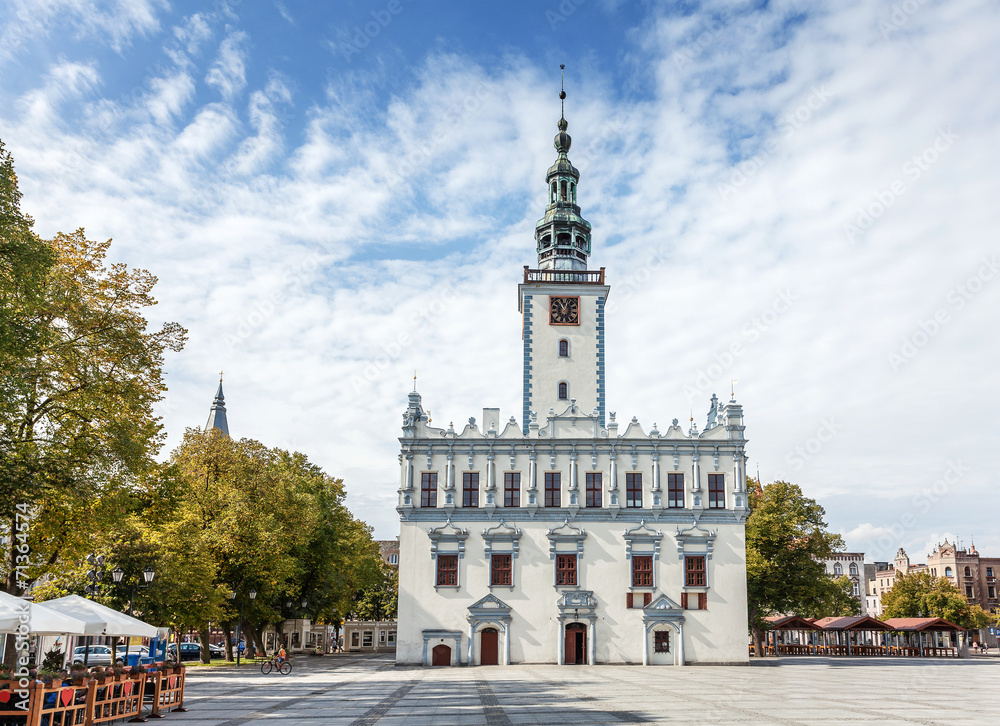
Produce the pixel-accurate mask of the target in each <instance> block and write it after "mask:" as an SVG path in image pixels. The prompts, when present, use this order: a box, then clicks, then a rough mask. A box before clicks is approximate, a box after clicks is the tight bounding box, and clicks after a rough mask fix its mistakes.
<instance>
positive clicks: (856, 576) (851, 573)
mask: <svg viewBox="0 0 1000 726" xmlns="http://www.w3.org/2000/svg"><path fill="white" fill-rule="evenodd" d="M823 564H824V565H826V574H827V575H829V576H830V577H833V578H839V577H847V578H848V579H850V581H851V585H852V586H853V592H852V594H853V595H854V599H855V600H857V601H858V607H859V608H861V614H862V615H867V614H868V608H867V604H866V601H865V594H866V593H865V588H864V584H865V581H864V579H863V575H864V568H865V553H864V552H838V553H837V554H835V555H834V556H833V557H831V558H830V559H828V560H824V561H823Z"/></svg>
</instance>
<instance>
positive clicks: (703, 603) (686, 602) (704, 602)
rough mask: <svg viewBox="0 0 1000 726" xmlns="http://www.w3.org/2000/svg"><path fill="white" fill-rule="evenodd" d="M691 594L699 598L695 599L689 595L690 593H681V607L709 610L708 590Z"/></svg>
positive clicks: (683, 608) (684, 608)
mask: <svg viewBox="0 0 1000 726" xmlns="http://www.w3.org/2000/svg"><path fill="white" fill-rule="evenodd" d="M691 595H697V596H698V599H697V600H693V601H692V599H691V598H690V597H688V593H686V592H682V593H681V609H682V610H708V593H707V592H692V593H691Z"/></svg>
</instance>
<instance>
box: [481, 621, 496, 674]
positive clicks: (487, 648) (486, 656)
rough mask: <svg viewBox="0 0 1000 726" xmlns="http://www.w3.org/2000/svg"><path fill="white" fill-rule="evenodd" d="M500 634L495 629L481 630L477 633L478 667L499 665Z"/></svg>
mask: <svg viewBox="0 0 1000 726" xmlns="http://www.w3.org/2000/svg"><path fill="white" fill-rule="evenodd" d="M499 636H500V633H499V631H498V630H497V629H496V628H483V629H482V631H480V633H479V665H484V666H485V665H499V664H500V648H499Z"/></svg>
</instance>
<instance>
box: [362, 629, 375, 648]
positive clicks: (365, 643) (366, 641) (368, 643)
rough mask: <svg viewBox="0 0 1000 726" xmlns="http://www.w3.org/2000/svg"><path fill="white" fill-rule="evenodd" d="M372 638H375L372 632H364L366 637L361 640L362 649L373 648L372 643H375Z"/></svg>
mask: <svg viewBox="0 0 1000 726" xmlns="http://www.w3.org/2000/svg"><path fill="white" fill-rule="evenodd" d="M372 636H373V633H372V631H370V630H366V631H365V632H364V636H363V637H362V638H361V647H362V648H371V647H372V642H373V640H372Z"/></svg>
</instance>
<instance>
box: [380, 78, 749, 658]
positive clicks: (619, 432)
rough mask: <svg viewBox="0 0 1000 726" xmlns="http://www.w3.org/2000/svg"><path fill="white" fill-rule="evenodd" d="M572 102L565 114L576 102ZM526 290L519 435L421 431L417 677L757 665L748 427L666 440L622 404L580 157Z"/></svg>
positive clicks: (409, 633)
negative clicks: (617, 406) (611, 392)
mask: <svg viewBox="0 0 1000 726" xmlns="http://www.w3.org/2000/svg"><path fill="white" fill-rule="evenodd" d="M561 97H563V98H564V97H565V95H564V94H561ZM558 126H559V133H558V134H557V135H556V137H555V147H556V150H557V151H558V158H557V159H556V162H555V164H553V165H552V167H551V168H550V169H549V170H548V173H547V175H546V182H547V193H548V205H547V206H546V208H545V216H544V217H543V218H542V219H541V220H540V221H539V222H538V224H537V226H536V228H535V240H536V244H537V253H538V267H537V269H529V268H527V267H525V271H524V278H523V280H522V281H521V283H520V284H519V286H518V289H519V293H520V312H521V315H522V317H523V341H524V362H523V365H524V379H523V382H524V391H523V395H524V402H523V410H522V412H521V421H520V424H519V423H518V421H517V420H516V419H515V418H514V417H513V416H512V417H510V419H509V420H507V421H503V420H501V417H500V411H499V409H495V408H487V409H484V410H483V418H482V420H481V421H479V422H478V423H477V422H476V420H475V419H474V418H470V419H469V423H468V425H466V426H464V427H463V428H462V430H461V431H458V430H456V429H455V428H454V427H453V426H451V425H449V427H448V428H447V429H442V428H436V427H432V426H430V425H429V421H428V416H427V414H426V412H425V411H424V409H423V406H422V403H421V398H420V394H419V393H417V392H416V391H414V392H412V393H411V394H410V395H409V405H408V407H407V409H406V411H405V413H404V414H403V435H402V437H401V438H400V444H401V454H400V463H401V477H400V488H399V503H398V511H399V515H400V537H399V548H400V555H399V557H400V560H399V631H398V644H397V649H396V661H397V662H398V663H413V664H421V663H422V664H425V665H460V664H461V665H503V664H508V663H558V664H578V663H642V664H648V665H684V664H685V663H689V664H690V663H730V664H744V663H747V662H748V649H747V595H746V550H745V537H744V535H745V529H744V522H745V520H746V517H747V514H748V509H747V494H746V472H745V465H746V456H745V454H744V446H745V444H746V439H745V438H744V435H743V431H744V426H743V410H742V407H741V406H740V405H739V404H737V403H736V401H735V400H730V401H729V402H728V403H726V404H720V403H719V402H718V401H717V399H716V397H715V396H714V395H713V396H712V400H711V408H710V411H709V414H708V422H707V426H706V427H705V429H704V430H702V431H700V432H699V431H698V430H697V428H696V427H695V426H694V425H693V424H692V427H691V429H690V430H689V431H687V432H685V431H684V430H683V429H682V428H681V427H680V426H679V425H678V422H677V419H674V420H673V423H672V425H670V426H669V427H667V429H666V431H664V432H663V433H661V432H659V431H657V429H656V425H655V424H654V425H653V427H652V428H651V429H650V430H648V431H644V430H643V428H642V426H641V425H640V424H639V423H638V422H637V421H636V419H634V418H633V419H632V420H631V421H630V422H628V423H619V422H618V421H616V420H615V414H614V412H610V413H607V412H606V403H605V366H604V357H605V312H604V311H605V304H606V302H607V299H608V294H609V292H610V290H611V288H610V285H608V284H607V282H606V281H605V275H604V269H603V268H601V269H600V270H597V271H591V270H588V269H587V259H588V257H589V255H590V252H591V228H590V224H589V223H588V222H587V221H586V220H585V219H583V217H582V216H580V208H579V206H577V203H576V194H577V189H576V188H577V183H578V181H579V178H580V174H579V172H578V171H577V169H576V168H575V167H574V166H573V165H572V164H571V163H570V161H569V158H568V156H567V152H568V151H569V148H570V137H569V134H567V133H566V128H567V123H566V120H565V117H563V118H560V120H559V124H558Z"/></svg>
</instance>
